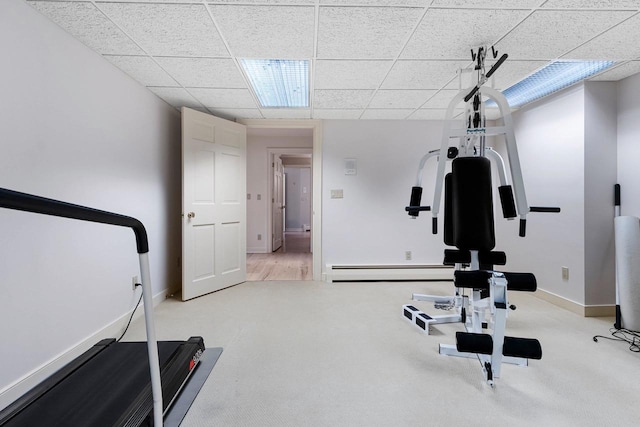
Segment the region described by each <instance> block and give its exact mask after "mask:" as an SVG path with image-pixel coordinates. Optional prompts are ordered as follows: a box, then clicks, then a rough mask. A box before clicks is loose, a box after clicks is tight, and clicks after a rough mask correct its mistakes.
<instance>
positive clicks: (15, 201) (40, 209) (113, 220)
mask: <svg viewBox="0 0 640 427" xmlns="http://www.w3.org/2000/svg"><path fill="white" fill-rule="evenodd" d="M0 207H3V208H8V209H14V210H20V211H26V212H33V213H39V214H44V215H52V216H59V217H63V218H71V219H78V220H81V221H90V222H99V223H102V224H111V225H118V226H122V227H129V228H131V229H133V232H134V233H135V235H136V246H137V248H138V253H139V254H143V253H147V252H149V241H148V240H147V230H146V229H145V228H144V225H142V223H141V222H140V221H138V220H137V219H135V218H132V217H130V216H125V215H120V214H117V213H113V212H107V211H102V210H98V209H93V208H89V207H86V206H81V205H74V204H72V203H67V202H62V201H60V200H54V199H47V198H45V197H40V196H35V195H32V194H27V193H20V192H18V191H13V190H8V189H6V188H0Z"/></svg>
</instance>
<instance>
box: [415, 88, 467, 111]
mask: <svg viewBox="0 0 640 427" xmlns="http://www.w3.org/2000/svg"><path fill="white" fill-rule="evenodd" d="M458 92H459V91H457V90H449V89H443V90H441V91H440V92H438V93H436V94H435V95H434V96H433V97H431V98H430V99H429V100H428V101H427V102H426V103H425V104H424V105H423V106H422V107H423V108H447V107H449V103H450V102H451V100H452V99H453V97H454V96H456V95H457V94H458ZM459 106H460V107H463V106H464V104H463V102H462V101H461V102H460V104H459Z"/></svg>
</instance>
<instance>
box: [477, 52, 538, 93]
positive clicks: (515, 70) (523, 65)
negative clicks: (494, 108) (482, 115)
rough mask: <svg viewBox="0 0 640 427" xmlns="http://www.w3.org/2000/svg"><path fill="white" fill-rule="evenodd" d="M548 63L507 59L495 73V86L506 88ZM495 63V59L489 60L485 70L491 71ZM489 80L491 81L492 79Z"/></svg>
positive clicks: (500, 88) (499, 88)
mask: <svg viewBox="0 0 640 427" xmlns="http://www.w3.org/2000/svg"><path fill="white" fill-rule="evenodd" d="M499 54H500V55H501V54H502V52H499ZM548 63H549V62H548V61H518V60H514V61H512V60H511V59H507V60H506V61H505V62H504V63H502V65H501V66H500V68H498V70H497V71H496V72H495V73H494V74H493V78H494V79H495V83H494V84H495V88H496V89H498V90H502V89H506V88H508V87H509V86H512V85H514V84H516V83H517V82H519V81H520V80H522V79H523V78H524V77H526V76H528V75H529V74H532V73H533V72H534V71H536V70H538V69H540V68H542V67H544V66H545V65H547V64H548ZM493 64H495V61H493V60H492V61H487V63H486V67H485V71H489V69H491V66H492V65H493ZM489 82H491V80H490V81H489ZM474 84H475V83H474ZM487 84H489V83H487Z"/></svg>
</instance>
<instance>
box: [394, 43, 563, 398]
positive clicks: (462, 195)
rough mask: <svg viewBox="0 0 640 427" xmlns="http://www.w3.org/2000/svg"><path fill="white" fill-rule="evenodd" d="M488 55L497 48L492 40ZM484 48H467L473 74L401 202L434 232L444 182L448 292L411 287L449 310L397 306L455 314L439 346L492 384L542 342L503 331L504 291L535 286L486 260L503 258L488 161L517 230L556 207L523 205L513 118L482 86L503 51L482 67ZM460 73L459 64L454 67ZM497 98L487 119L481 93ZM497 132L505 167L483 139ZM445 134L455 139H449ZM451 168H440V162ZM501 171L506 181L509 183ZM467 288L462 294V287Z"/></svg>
mask: <svg viewBox="0 0 640 427" xmlns="http://www.w3.org/2000/svg"><path fill="white" fill-rule="evenodd" d="M490 52H491V53H492V54H493V58H494V59H495V58H497V56H498V54H497V52H496V51H495V49H494V48H493V47H492V48H491V51H490ZM488 53H489V51H488V50H487V48H486V47H480V48H478V49H477V50H472V51H471V56H472V60H473V62H474V67H473V70H472V73H475V77H476V80H475V81H474V82H473V83H472V87H471V88H470V89H466V90H462V91H460V92H459V93H458V94H457V95H456V96H455V97H454V98H453V99H452V100H451V102H450V103H449V105H448V108H447V112H446V120H445V124H444V131H443V135H442V143H441V146H440V149H439V150H433V151H430V152H428V153H427V154H425V155H424V157H423V158H422V159H421V160H420V164H419V168H418V175H417V182H416V185H415V186H414V187H413V188H412V190H411V201H410V205H409V206H407V207H406V208H405V210H406V211H407V212H408V214H409V215H410V216H411V217H413V218H415V217H417V216H418V215H419V214H420V212H423V211H431V213H432V229H433V230H432V231H433V234H437V232H438V213H439V210H440V201H441V198H442V192H443V187H444V233H443V234H444V242H445V244H446V245H447V246H455V247H456V249H446V250H445V254H444V264H445V265H453V266H455V271H454V285H455V294H454V295H453V296H451V297H446V296H444V297H443V296H436V295H422V294H413V297H412V299H413V300H414V301H430V302H433V303H434V306H435V308H438V309H445V310H449V311H450V313H449V314H444V315H439V316H430V315H427V314H426V313H424V312H422V311H421V310H419V309H418V308H416V307H415V306H414V305H411V304H406V305H404V306H403V308H402V312H403V315H404V317H405V318H407V319H408V320H409V321H410V322H411V323H413V324H414V325H416V326H417V327H418V328H420V330H421V331H423V332H424V333H427V334H428V333H429V328H430V326H431V325H435V324H439V323H453V322H460V323H462V324H464V326H465V329H466V330H465V331H464V332H456V345H455V346H452V345H446V344H440V348H439V352H440V354H444V355H449V356H460V357H469V358H477V359H478V361H479V362H480V366H481V367H482V369H483V372H484V375H485V378H486V381H487V383H488V384H489V385H491V386H493V385H494V379H495V378H499V377H500V368H501V364H502V362H506V363H513V364H517V365H523V366H526V365H527V364H528V359H540V358H541V357H542V347H541V345H540V342H539V341H538V340H537V339H533V338H517V337H509V336H506V335H505V326H506V319H507V309H511V310H515V306H513V305H510V304H509V302H508V299H507V291H526V292H533V291H535V290H536V287H537V283H536V278H535V276H534V275H533V274H531V273H507V272H500V271H496V270H494V265H505V264H506V255H505V253H504V252H499V251H494V250H493V249H494V247H495V230H494V218H493V194H492V183H491V165H492V163H493V164H494V165H495V166H496V168H497V172H498V176H499V180H500V186H499V187H498V193H499V195H500V201H501V204H502V213H503V216H504V217H505V218H506V219H509V220H512V219H514V218H516V217H518V216H519V217H520V228H519V235H520V236H522V237H524V236H525V234H526V224H527V223H526V221H527V214H528V213H530V212H560V209H559V208H542V207H530V206H529V205H528V203H527V198H526V195H525V190H524V183H523V180H522V172H521V169H520V161H519V159H518V151H517V147H516V141H515V134H514V131H513V122H512V118H511V113H510V109H509V105H508V103H507V100H506V99H505V97H504V96H503V95H502V94H501V93H500V92H499V91H497V90H495V89H493V88H490V87H487V86H485V83H486V82H487V81H488V80H489V78H490V77H491V76H492V75H493V73H494V72H495V71H496V70H497V69H498V68H499V67H500V66H501V65H502V64H503V63H504V61H505V60H506V59H507V55H506V54H503V55H502V56H501V57H500V58H499V59H498V60H497V61H496V62H495V63H494V65H493V66H492V67H491V68H490V69H489V71H487V72H485V59H486V56H487V54H488ZM460 75H462V72H461V73H460ZM483 98H485V99H486V98H488V99H489V100H491V101H492V102H493V103H495V104H496V105H497V107H498V108H499V111H500V115H501V117H502V125H501V126H493V127H488V126H487V121H486V115H485V104H486V102H485V100H483ZM462 101H464V103H465V112H464V114H462V120H460V122H461V123H462V126H461V127H454V120H453V114H454V109H455V108H456V107H457V106H458V104H459V103H460V102H462ZM495 135H504V139H505V143H506V149H507V153H508V159H509V172H510V173H507V169H506V167H505V163H504V160H503V158H502V157H501V156H500V154H499V153H498V152H497V151H495V150H494V149H492V148H491V147H489V146H487V143H488V141H487V137H489V136H495ZM450 139H454V141H456V140H457V144H454V145H450ZM431 158H437V159H438V169H437V175H436V184H435V191H434V195H433V203H432V205H431V206H421V202H420V201H421V197H422V173H423V170H424V167H425V164H426V163H427V161H428V160H429V159H431ZM449 162H450V163H451V172H449V173H447V174H446V175H445V170H446V167H447V164H448V163H449ZM509 176H510V178H511V183H509ZM467 293H469V295H467Z"/></svg>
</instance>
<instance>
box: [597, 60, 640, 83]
mask: <svg viewBox="0 0 640 427" xmlns="http://www.w3.org/2000/svg"><path fill="white" fill-rule="evenodd" d="M637 73H640V61H629V62H627V63H625V64H622V65H620V66H618V67H615V68H614V69H612V70H609V71H605V72H604V73H601V74H598V75H597V76H595V77H592V78H590V79H589V80H590V81H617V80H622V79H624V78H626V77H629V76H632V75H634V74H637Z"/></svg>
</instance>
